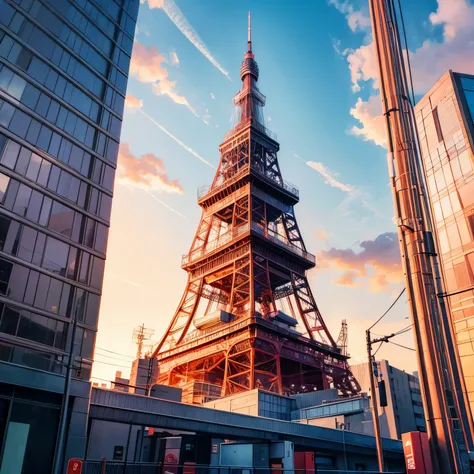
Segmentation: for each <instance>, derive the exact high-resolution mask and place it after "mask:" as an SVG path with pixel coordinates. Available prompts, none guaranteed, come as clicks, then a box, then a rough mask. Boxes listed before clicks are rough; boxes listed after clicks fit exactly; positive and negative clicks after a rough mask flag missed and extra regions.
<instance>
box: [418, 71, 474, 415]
mask: <svg viewBox="0 0 474 474" xmlns="http://www.w3.org/2000/svg"><path fill="white" fill-rule="evenodd" d="M415 117H416V123H417V127H418V132H419V138H420V148H421V155H422V160H423V165H424V169H425V173H426V179H427V183H428V192H429V196H430V201H431V206H432V214H433V221H434V222H433V224H434V234H435V238H436V240H437V242H438V251H439V254H440V261H441V272H442V276H443V280H444V289H445V291H446V292H447V293H448V294H452V296H450V297H449V298H447V302H448V310H449V312H450V316H451V320H452V323H453V329H454V332H455V335H456V341H457V345H458V350H459V356H460V360H461V366H462V370H463V374H464V379H465V382H466V389H467V392H468V397H469V401H470V404H471V410H473V409H474V288H473V285H474V76H470V75H467V74H458V73H454V72H452V71H448V72H446V73H445V74H444V75H443V76H442V77H441V79H439V81H438V82H437V83H436V84H435V85H434V86H433V87H432V88H431V89H430V91H429V92H428V93H427V94H426V95H425V96H424V97H423V98H422V99H421V100H420V101H419V102H418V104H417V105H416V107H415Z"/></svg>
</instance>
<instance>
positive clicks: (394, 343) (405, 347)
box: [387, 341, 416, 352]
mask: <svg viewBox="0 0 474 474" xmlns="http://www.w3.org/2000/svg"><path fill="white" fill-rule="evenodd" d="M387 342H388V343H390V344H393V345H395V346H398V347H402V348H403V349H408V350H409V351H413V352H416V349H413V347H408V346H404V345H402V344H397V343H396V342H393V341H387Z"/></svg>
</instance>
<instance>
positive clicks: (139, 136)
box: [93, 0, 474, 382]
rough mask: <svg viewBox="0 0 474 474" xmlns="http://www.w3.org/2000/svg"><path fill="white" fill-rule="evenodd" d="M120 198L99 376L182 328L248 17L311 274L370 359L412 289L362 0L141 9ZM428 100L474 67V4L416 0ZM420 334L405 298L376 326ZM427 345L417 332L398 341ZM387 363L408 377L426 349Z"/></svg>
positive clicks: (412, 26) (169, 0)
mask: <svg viewBox="0 0 474 474" xmlns="http://www.w3.org/2000/svg"><path fill="white" fill-rule="evenodd" d="M141 3H142V4H141V6H140V12H139V16H138V22H137V29H136V34H135V43H134V51H133V55H132V61H131V68H130V78H129V82H128V89H127V100H126V109H125V115H124V121H123V127H122V136H121V147H120V151H119V159H118V170H117V175H116V181H115V188H114V199H113V206H112V217H111V228H110V233H109V242H108V249H107V262H106V268H105V277H104V286H103V296H102V302H101V309H100V317H99V333H98V336H97V342H96V351H95V361H96V362H95V364H94V368H93V376H94V377H96V381H99V382H102V381H106V380H113V378H114V376H115V371H116V370H120V371H122V372H123V376H125V377H128V376H129V373H130V363H131V360H132V359H133V358H134V356H135V354H136V350H137V348H136V345H135V343H134V342H133V340H132V333H133V330H134V328H135V327H136V326H139V325H141V324H144V325H145V327H147V328H150V329H153V330H154V334H153V336H151V339H150V341H148V344H156V343H157V342H158V341H159V340H160V338H161V336H162V335H163V333H164V331H165V330H166V328H167V326H168V324H169V322H170V320H171V318H172V317H173V315H174V312H175V310H176V307H177V306H178V304H179V301H180V298H181V296H182V293H183V291H184V289H185V284H186V278H187V275H186V273H185V272H184V270H182V269H181V257H182V255H183V254H186V253H187V252H188V250H189V247H190V245H191V242H192V239H193V237H194V233H195V231H196V229H197V224H198V222H199V218H200V215H201V210H200V208H199V206H198V205H197V189H198V188H199V187H200V186H203V185H206V184H210V183H211V182H212V179H213V177H214V174H215V168H216V167H217V165H218V162H219V158H220V155H219V144H220V143H221V142H222V141H223V136H224V133H225V132H226V131H228V130H229V129H230V128H231V117H232V113H233V105H232V98H233V96H234V94H235V93H237V92H238V90H239V89H240V85H241V81H240V79H239V70H240V64H241V61H242V59H243V54H244V53H245V51H246V41H247V12H248V11H251V13H252V46H253V52H254V54H255V59H256V60H257V62H258V64H259V67H260V77H259V82H258V86H259V89H260V90H261V91H262V92H263V93H264V94H265V95H266V97H267V105H266V107H265V122H266V126H267V127H268V128H269V129H270V130H271V131H273V132H275V133H276V134H277V136H278V142H279V143H280V147H281V149H280V152H279V154H278V157H279V162H280V166H281V170H282V174H283V177H284V179H285V180H288V181H289V182H291V183H294V184H295V185H296V186H297V187H298V188H299V190H300V203H299V204H297V206H296V207H295V212H296V218H297V221H298V224H299V227H300V229H301V231H302V234H303V237H304V239H305V244H306V247H307V248H308V250H309V251H310V252H311V253H313V254H315V255H316V258H317V265H316V268H315V269H313V270H311V271H310V272H309V273H308V278H309V281H310V284H311V287H312V290H313V293H314V296H315V299H316V302H317V304H318V306H319V308H320V310H321V312H322V315H323V317H324V319H325V321H326V324H327V325H328V327H329V329H330V331H331V333H332V335H333V337H334V338H337V335H338V333H339V330H340V327H341V320H343V319H346V320H347V323H348V330H349V353H350V354H351V357H352V358H351V361H350V362H351V363H352V364H358V363H362V362H366V348H365V330H366V329H367V328H368V327H369V326H371V325H372V324H373V322H375V320H377V319H378V318H379V317H380V316H381V315H382V314H383V313H384V312H385V311H386V309H387V308H388V307H389V306H390V305H391V304H392V303H393V302H394V300H395V298H396V297H397V296H398V295H399V293H400V291H401V290H402V289H403V287H404V277H403V274H402V271H401V265H400V255H399V251H398V239H397V237H396V227H395V224H394V222H393V215H394V212H393V204H392V198H391V191H390V188H389V182H388V174H387V169H386V158H385V155H386V149H385V148H384V144H385V131H384V126H383V120H382V117H381V116H380V112H381V103H380V96H379V91H378V79H377V64H376V62H375V57H374V50H373V44H372V38H371V32H370V18H369V12H368V7H367V5H368V2H367V1H362V0H316V1H314V0H312V1H310V0H295V1H293V2H283V1H281V2H275V1H273V0H226V1H225V2H222V1H219V0H200V1H199V2H196V1H194V0H141ZM401 4H402V7H403V13H404V21H405V26H406V30H407V38H408V50H409V55H410V59H411V64H412V69H413V81H414V86H415V93H416V97H418V98H419V97H421V96H422V95H423V94H424V93H426V92H427V91H428V90H429V89H430V87H431V86H432V85H433V84H434V83H435V82H436V80H437V79H438V78H439V77H441V76H442V74H443V73H444V72H446V70H448V69H453V70H455V71H457V72H465V73H471V74H473V73H474V62H473V61H472V48H473V43H474V30H473V29H472V24H473V23H474V5H473V3H472V0H450V1H442V0H439V1H438V0H417V1H416V2H413V1H412V0H401ZM407 325H409V310H408V305H407V301H406V297H405V295H403V296H402V297H401V298H400V300H399V301H398V302H397V303H396V304H395V306H394V307H393V309H392V310H391V311H390V312H389V313H388V314H387V316H386V317H385V318H384V319H383V320H382V321H381V322H380V323H379V324H377V326H376V327H374V329H373V331H374V334H376V335H385V334H391V333H392V332H395V331H398V330H400V329H403V328H405V327H406V326H407ZM394 341H396V342H397V343H398V344H401V345H404V346H407V347H410V348H413V347H414V344H413V336H412V333H411V331H409V332H407V333H405V334H403V335H401V336H399V337H397V338H396V340H395V339H394ZM377 357H378V358H379V357H380V358H384V359H387V360H389V361H390V362H391V363H392V365H394V366H396V367H398V368H400V369H404V370H406V371H408V372H412V371H414V370H416V359H415V353H414V352H413V351H411V350H408V349H404V348H402V347H398V346H394V345H392V344H384V345H383V346H382V347H381V348H380V350H379V352H378V354H377Z"/></svg>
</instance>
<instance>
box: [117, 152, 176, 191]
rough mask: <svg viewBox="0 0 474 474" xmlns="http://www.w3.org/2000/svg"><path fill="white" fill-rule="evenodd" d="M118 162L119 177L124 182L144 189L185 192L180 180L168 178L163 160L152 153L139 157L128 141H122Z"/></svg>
mask: <svg viewBox="0 0 474 474" xmlns="http://www.w3.org/2000/svg"><path fill="white" fill-rule="evenodd" d="M117 164H118V167H117V178H118V179H119V180H120V181H122V182H124V183H127V184H130V185H132V186H135V187H138V188H140V189H144V190H154V191H157V192H164V193H177V194H183V187H182V186H181V184H180V183H179V181H178V180H176V179H174V180H171V179H169V178H168V174H167V171H166V168H165V164H164V162H163V160H162V159H161V158H158V157H156V156H155V155H153V154H152V153H147V154H145V155H142V156H140V157H137V156H135V155H133V153H132V152H131V150H130V146H129V145H128V143H121V144H120V148H119V153H118V161H117Z"/></svg>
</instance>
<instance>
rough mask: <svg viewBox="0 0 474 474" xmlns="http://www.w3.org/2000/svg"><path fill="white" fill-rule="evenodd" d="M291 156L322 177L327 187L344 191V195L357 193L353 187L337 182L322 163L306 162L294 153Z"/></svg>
mask: <svg viewBox="0 0 474 474" xmlns="http://www.w3.org/2000/svg"><path fill="white" fill-rule="evenodd" d="M293 156H295V157H296V158H298V159H299V160H301V161H302V162H303V163H304V164H305V165H306V166H309V167H310V168H312V169H313V170H314V171H316V172H318V173H319V174H320V175H321V176H322V178H323V180H324V182H325V183H326V184H329V186H332V187H333V188H338V189H340V190H341V191H344V192H345V193H349V194H357V191H356V189H355V188H354V187H353V186H351V185H350V184H344V183H342V182H341V181H339V180H337V179H336V177H335V176H336V174H335V173H334V172H333V171H331V170H330V169H329V168H328V167H327V166H326V165H324V164H323V163H320V162H318V161H306V160H304V159H303V158H301V156H299V155H297V154H296V153H293Z"/></svg>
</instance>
